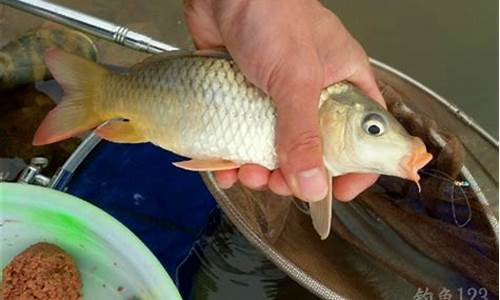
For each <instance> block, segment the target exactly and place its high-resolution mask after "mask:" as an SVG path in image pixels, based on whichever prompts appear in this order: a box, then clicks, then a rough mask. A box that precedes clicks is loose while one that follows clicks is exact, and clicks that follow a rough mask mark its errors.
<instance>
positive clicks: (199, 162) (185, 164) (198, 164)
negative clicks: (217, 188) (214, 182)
mask: <svg viewBox="0 0 500 300" xmlns="http://www.w3.org/2000/svg"><path fill="white" fill-rule="evenodd" d="M173 165H174V166H176V167H178V168H181V169H185V170H190V171H223V170H232V169H237V168H239V167H240V165H239V164H237V163H235V162H232V161H230V160H225V159H191V160H185V161H179V162H174V163H173Z"/></svg>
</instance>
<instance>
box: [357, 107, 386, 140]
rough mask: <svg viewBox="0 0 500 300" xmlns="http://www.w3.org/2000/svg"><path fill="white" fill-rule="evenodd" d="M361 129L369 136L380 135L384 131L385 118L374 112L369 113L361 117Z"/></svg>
mask: <svg viewBox="0 0 500 300" xmlns="http://www.w3.org/2000/svg"><path fill="white" fill-rule="evenodd" d="M362 126H363V130H364V131H365V132H366V133H367V134H369V135H371V136H380V135H382V134H384V132H385V120H384V118H383V117H382V116H380V115H379V114H376V113H370V114H368V115H366V117H365V118H364V119H363V123H362Z"/></svg>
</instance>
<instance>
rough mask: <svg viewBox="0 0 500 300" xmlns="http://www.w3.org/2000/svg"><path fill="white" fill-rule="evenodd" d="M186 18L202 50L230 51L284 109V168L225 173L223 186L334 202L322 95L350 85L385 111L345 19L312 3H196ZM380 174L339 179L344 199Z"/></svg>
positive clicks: (280, 142) (280, 141)
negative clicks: (332, 86)
mask: <svg viewBox="0 0 500 300" xmlns="http://www.w3.org/2000/svg"><path fill="white" fill-rule="evenodd" d="M185 17H186V22H187V25H188V28H189V30H190V32H191V34H192V37H193V40H194V43H195V45H196V47H198V48H201V49H204V48H215V47H222V46H224V47H226V49H227V50H228V51H229V53H230V54H231V56H232V57H233V59H234V60H235V62H236V64H237V65H238V66H239V68H240V69H241V71H242V72H243V73H244V74H245V76H246V77H247V78H248V80H250V81H251V82H252V83H254V84H255V85H256V86H258V87H259V88H261V89H262V90H264V91H265V92H266V93H268V94H269V95H270V96H271V98H272V99H273V101H274V102H275V105H276V108H277V114H278V116H277V137H276V145H277V153H278V159H279V166H280V168H279V169H277V170H274V171H269V170H267V169H265V168H263V167H261V166H258V165H244V166H242V167H241V168H239V169H238V170H229V171H219V172H216V173H215V176H216V179H217V181H218V183H219V185H220V187H222V188H229V187H231V186H232V185H233V184H234V183H235V182H236V181H237V180H238V179H239V180H240V181H241V183H242V184H244V185H245V186H247V187H249V188H252V189H256V190H263V189H266V188H269V189H270V190H272V191H273V192H275V193H277V194H280V195H290V194H292V193H293V194H294V195H295V196H297V197H299V198H301V199H302V200H305V201H317V200H320V199H322V198H324V197H325V196H326V193H327V178H326V176H327V172H326V170H325V168H324V165H323V158H322V143H321V137H320V131H319V116H318V103H319V95H320V92H321V89H322V88H323V87H325V86H328V85H330V84H332V83H335V82H338V81H342V80H347V81H350V82H352V83H353V84H355V85H356V86H358V87H359V88H360V89H361V90H362V91H363V92H364V93H365V94H367V95H368V96H370V97H371V98H373V99H374V100H376V101H378V102H380V103H381V104H382V105H384V106H385V103H384V100H383V98H382V95H381V94H380V91H379V90H378V87H377V85H376V83H375V80H374V76H373V73H372V70H371V68H370V65H369V62H368V57H367V55H366V54H365V52H364V50H363V49H362V47H361V46H360V45H359V44H358V42H357V41H356V40H355V39H354V38H353V37H352V36H351V35H350V34H349V33H348V32H347V30H346V29H345V27H344V26H343V25H342V23H341V22H340V20H339V19H338V18H337V17H336V16H335V15H334V14H333V13H332V12H331V11H329V10H327V9H326V8H324V7H323V6H322V5H321V4H320V3H319V2H317V1H311V0H273V1H268V0H251V1H250V0H190V1H189V0H188V1H185ZM376 179H377V175H375V174H347V175H343V176H339V177H336V178H335V181H334V184H333V193H334V195H335V198H337V199H338V200H351V199H353V198H354V197H356V196H357V195H358V194H359V193H360V192H362V191H363V190H365V189H366V188H368V187H369V186H370V185H372V184H373V183H374V182H375V180H376Z"/></svg>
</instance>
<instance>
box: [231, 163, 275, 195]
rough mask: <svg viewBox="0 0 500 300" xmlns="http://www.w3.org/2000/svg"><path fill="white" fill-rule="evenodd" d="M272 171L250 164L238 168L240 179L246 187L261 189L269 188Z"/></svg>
mask: <svg viewBox="0 0 500 300" xmlns="http://www.w3.org/2000/svg"><path fill="white" fill-rule="evenodd" d="M270 173H271V172H270V171H269V170H268V169H266V168H264V167H261V166H259V165H254V164H248V165H243V166H241V167H240V169H239V170H238V179H239V180H240V181H241V183H242V184H243V185H245V186H246V187H248V188H251V189H253V190H259V191H261V190H264V189H266V188H267V182H268V181H269V175H270Z"/></svg>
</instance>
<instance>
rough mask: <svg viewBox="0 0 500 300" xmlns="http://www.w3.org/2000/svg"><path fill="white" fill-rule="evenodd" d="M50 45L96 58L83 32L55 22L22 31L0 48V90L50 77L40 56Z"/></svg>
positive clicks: (88, 39)
mask: <svg viewBox="0 0 500 300" xmlns="http://www.w3.org/2000/svg"><path fill="white" fill-rule="evenodd" d="M54 47H57V48H61V49H63V50H65V51H67V52H71V53H74V54H77V55H80V56H83V57H86V58H89V59H92V60H94V61H95V60H96V59H97V49H96V47H95V46H94V43H93V42H92V40H91V39H90V38H89V37H87V36H86V35H84V34H83V33H81V32H78V31H74V30H70V29H66V28H64V27H62V26H58V25H45V26H43V27H41V28H38V29H35V30H32V31H29V32H27V33H25V34H24V35H22V36H20V37H19V38H18V39H16V40H13V41H11V42H9V43H8V44H7V45H5V46H4V47H3V48H2V49H1V50H0V89H10V88H15V87H18V86H21V85H24V84H28V83H32V82H35V81H39V80H44V79H48V78H50V72H49V71H48V70H47V67H46V66H45V63H44V61H43V55H44V54H45V51H46V50H47V49H50V48H54Z"/></svg>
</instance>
